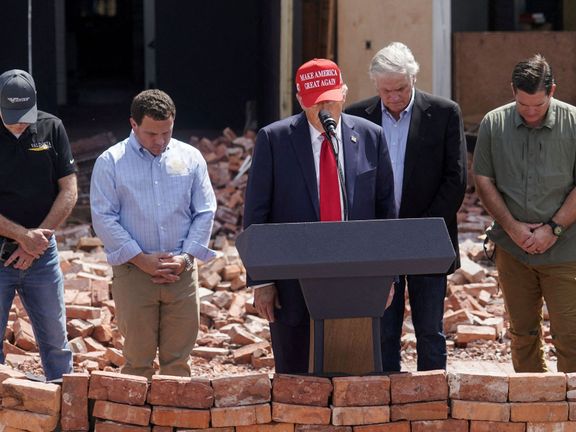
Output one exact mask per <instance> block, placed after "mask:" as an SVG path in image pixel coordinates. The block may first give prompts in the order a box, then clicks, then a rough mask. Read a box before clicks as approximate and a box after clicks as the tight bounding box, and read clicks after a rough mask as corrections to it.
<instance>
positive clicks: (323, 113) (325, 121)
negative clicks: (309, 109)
mask: <svg viewBox="0 0 576 432" xmlns="http://www.w3.org/2000/svg"><path fill="white" fill-rule="evenodd" d="M318 119H319V120H320V123H322V127H323V128H324V132H326V135H332V136H336V120H334V119H333V118H332V116H331V115H330V112H329V111H328V110H320V112H319V113H318Z"/></svg>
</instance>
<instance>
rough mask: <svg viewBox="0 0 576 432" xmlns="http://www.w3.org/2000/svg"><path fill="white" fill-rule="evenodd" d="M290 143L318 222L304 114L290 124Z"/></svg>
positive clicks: (308, 134) (312, 159)
mask: <svg viewBox="0 0 576 432" xmlns="http://www.w3.org/2000/svg"><path fill="white" fill-rule="evenodd" d="M290 141H291V143H292V147H293V148H294V152H295V153H296V158H297V159H298V162H299V164H300V169H301V171H302V177H303V178H304V182H305V183H306V187H307V189H308V193H309V194H310V199H311V200H312V205H313V206H314V211H315V213H316V218H317V219H318V220H320V204H319V202H318V185H317V182H316V168H315V167H314V154H313V152H312V142H311V141H310V129H309V127H308V120H307V119H306V116H305V115H304V113H302V114H300V115H299V116H297V117H296V118H295V120H294V122H293V123H292V124H291V134H290Z"/></svg>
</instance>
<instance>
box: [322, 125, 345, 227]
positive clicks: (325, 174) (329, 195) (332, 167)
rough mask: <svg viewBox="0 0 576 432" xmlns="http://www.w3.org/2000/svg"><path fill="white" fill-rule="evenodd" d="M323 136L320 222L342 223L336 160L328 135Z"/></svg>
mask: <svg viewBox="0 0 576 432" xmlns="http://www.w3.org/2000/svg"><path fill="white" fill-rule="evenodd" d="M322 136H323V137H324V141H322V149H321V150H320V220H321V221H341V220H342V208H341V207H340V185H339V183H338V168H337V165H336V159H335V158H334V152H333V151H332V149H331V147H332V145H331V144H330V142H329V141H328V139H326V135H325V134H322Z"/></svg>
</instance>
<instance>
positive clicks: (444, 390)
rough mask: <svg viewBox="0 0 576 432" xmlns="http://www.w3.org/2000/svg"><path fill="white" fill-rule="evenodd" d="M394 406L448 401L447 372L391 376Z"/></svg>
mask: <svg viewBox="0 0 576 432" xmlns="http://www.w3.org/2000/svg"><path fill="white" fill-rule="evenodd" d="M390 393H391V400H392V403H393V404H402V403H410V402H426V401H436V400H447V399H448V383H447V381H446V372H445V371H440V370H438V371H426V372H412V373H399V374H393V375H390Z"/></svg>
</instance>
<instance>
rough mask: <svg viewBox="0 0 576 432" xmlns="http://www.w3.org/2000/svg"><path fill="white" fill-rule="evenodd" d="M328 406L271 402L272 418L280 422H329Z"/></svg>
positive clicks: (329, 411)
mask: <svg viewBox="0 0 576 432" xmlns="http://www.w3.org/2000/svg"><path fill="white" fill-rule="evenodd" d="M331 413H332V412H331V410H330V408H325V407H317V406H309V405H290V404H284V403H279V402H272V419H273V420H274V421H277V422H282V423H302V424H329V423H330V414H331Z"/></svg>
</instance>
